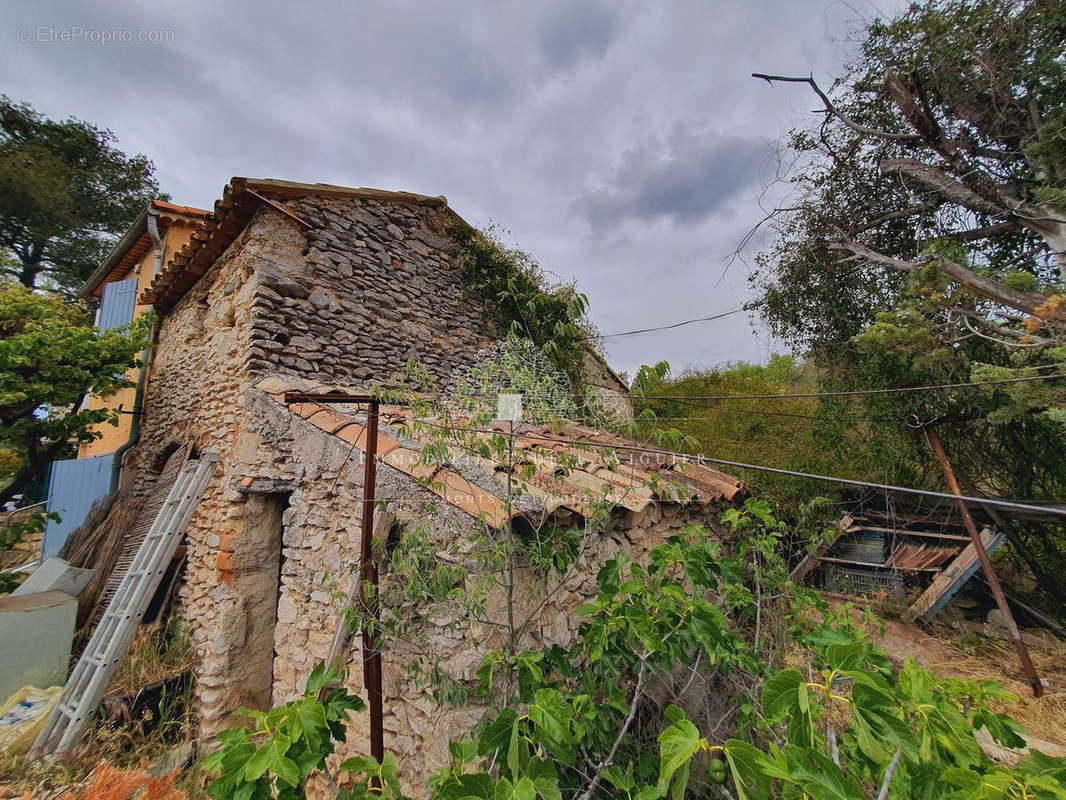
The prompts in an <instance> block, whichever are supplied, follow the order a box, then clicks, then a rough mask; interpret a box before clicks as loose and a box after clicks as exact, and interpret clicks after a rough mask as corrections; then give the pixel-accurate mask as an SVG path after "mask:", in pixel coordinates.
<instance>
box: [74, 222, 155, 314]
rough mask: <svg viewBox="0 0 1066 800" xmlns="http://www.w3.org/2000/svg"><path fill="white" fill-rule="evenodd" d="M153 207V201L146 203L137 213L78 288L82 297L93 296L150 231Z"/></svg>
mask: <svg viewBox="0 0 1066 800" xmlns="http://www.w3.org/2000/svg"><path fill="white" fill-rule="evenodd" d="M150 207H151V203H149V204H148V205H146V206H145V207H144V208H143V209H142V210H141V213H140V214H138V215H137V219H135V220H134V221H133V224H132V225H130V227H129V229H128V230H127V231H126V232H125V233H124V234H123V235H122V238H121V239H119V240H118V242H117V243H116V244H115V246H114V247H113V248H112V250H111V252H110V253H108V256H107V258H105V259H104V261H103V263H102V264H101V265H100V266H99V267H97V268H96V271H95V272H93V274H92V275H90V276H89V279H88V280H87V281H85V283H84V284H82V286H81V288H80V289H79V290H78V294H79V295H81V296H82V297H85V298H89V297H92V296H93V292H95V291H96V289H97V288H98V287H99V286H100V284H101V283H103V282H104V279H105V278H107V276H108V275H110V274H111V270H113V269H114V268H115V266H116V265H117V264H118V262H119V261H121V260H122V257H123V256H124V255H126V251H127V250H129V249H130V248H131V247H133V246H134V245H135V244H137V241H138V240H139V239H140V238H141V237H142V236H144V235H145V233H147V232H148V209H149V208H150Z"/></svg>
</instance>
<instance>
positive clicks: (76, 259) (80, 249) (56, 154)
mask: <svg viewBox="0 0 1066 800" xmlns="http://www.w3.org/2000/svg"><path fill="white" fill-rule="evenodd" d="M114 143H115V136H114V134H112V133H111V132H110V131H108V130H104V129H101V128H97V127H96V126H94V125H91V124H90V123H88V122H82V121H81V120H77V119H67V120H63V121H61V122H57V121H55V120H51V119H48V118H46V117H43V116H42V115H41V114H39V113H37V112H36V111H34V110H33V109H32V108H31V107H30V106H29V105H26V104H25V103H15V102H13V101H12V100H10V99H9V98H7V97H5V96H2V95H0V248H3V249H4V250H7V251H10V253H12V254H13V255H14V256H15V258H16V259H17V263H16V264H14V265H11V266H8V265H6V264H5V265H4V273H5V274H7V275H8V276H10V277H13V278H15V279H16V280H18V281H19V282H20V283H22V284H23V285H24V286H28V287H30V288H33V287H35V286H37V285H38V284H39V283H40V281H41V280H42V279H46V280H47V282H48V283H49V284H50V285H52V286H55V287H57V288H59V289H62V290H64V291H68V292H70V291H73V290H76V289H77V288H78V286H79V285H80V284H81V283H82V282H83V281H84V280H85V279H86V278H88V277H89V275H90V274H91V273H92V271H93V270H94V269H95V268H96V267H97V266H99V264H100V262H101V261H102V260H103V258H104V256H105V255H106V254H107V251H108V249H109V248H110V247H111V246H112V245H113V244H114V242H115V239H116V237H117V236H118V235H119V234H121V233H122V232H123V231H125V229H126V228H127V227H129V225H130V223H131V222H133V220H134V219H135V218H136V216H137V214H138V213H140V211H141V210H142V209H143V208H144V206H145V205H146V204H147V203H148V201H149V200H151V199H153V198H160V197H165V196H163V195H160V192H159V185H158V184H157V183H156V181H155V178H154V177H153V175H152V172H153V169H154V168H153V165H152V162H151V161H149V160H148V158H146V157H145V156H143V155H135V156H127V155H126V154H125V153H123V152H122V151H120V150H118V149H117V148H116V147H115V146H114Z"/></svg>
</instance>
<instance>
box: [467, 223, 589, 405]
mask: <svg viewBox="0 0 1066 800" xmlns="http://www.w3.org/2000/svg"><path fill="white" fill-rule="evenodd" d="M453 235H454V237H455V239H456V240H457V241H458V243H459V247H460V254H461V255H460V259H459V263H460V266H461V269H462V275H463V278H464V280H465V282H466V285H467V287H468V289H469V290H470V291H471V292H472V293H474V294H475V295H476V296H477V297H478V299H479V300H480V301H481V302H482V303H483V304H484V305H485V308H486V310H487V311H488V315H489V320H490V322H491V323H492V325H493V326H494V328H495V333H496V334H497V335H499V336H505V335H507V334H515V335H516V336H519V337H522V338H525V339H530V340H531V341H533V342H534V344H536V345H537V346H538V347H541V348H542V349H543V350H544V352H545V354H546V355H547V356H548V358H550V359H551V361H552V363H553V364H554V365H555V366H556V367H557V368H558V369H559V370H560V371H562V372H564V373H565V374H566V375H567V376H568V377H569V378H570V380H571V381H572V382H573V384H574V386H575V388H577V387H581V386H582V385H583V384H584V380H583V379H584V366H585V353H586V348H587V346H588V341H589V338H590V335H591V334H593V333H595V331H594V329H593V327H592V324H591V323H590V322H589V320H588V317H587V312H588V297H587V296H586V295H584V294H582V293H581V292H578V291H577V290H576V288H575V287H574V286H572V285H553V284H551V283H550V282H549V281H548V279H547V278H546V277H545V275H544V271H543V270H542V269H541V268H540V266H539V265H538V264H537V262H536V261H535V260H534V259H533V258H532V257H531V256H530V255H529V254H527V253H524V252H522V251H520V250H517V249H514V248H507V247H505V246H504V245H503V244H502V243H501V242H500V241H499V239H498V238H496V236H495V235H494V233H493V232H492V231H491V230H490V231H479V230H476V229H474V228H472V227H470V226H468V225H466V224H458V223H457V224H456V225H455V227H454V229H453Z"/></svg>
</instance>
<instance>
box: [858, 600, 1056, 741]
mask: <svg viewBox="0 0 1066 800" xmlns="http://www.w3.org/2000/svg"><path fill="white" fill-rule="evenodd" d="M945 616H947V615H945ZM871 634H872V635H873V639H874V641H876V642H877V643H878V645H879V646H880V647H881V648H882V649H884V651H885V653H887V654H888V656H889V658H891V659H892V660H893V661H896V662H898V663H899V664H902V663H903V661H904V660H905V659H907V658H908V657H910V658H913V659H914V661H915V663H917V664H918V665H919V666H922V667H925V668H926V669H928V670H929V671H930V672H932V673H933V674H934V675H936V676H937V677H941V678H977V679H980V680H996V681H999V682H1000V683H1002V684H1003V686H1004V688H1005V689H1006V690H1007V691H1008V692H1010V693H1011V694H1013V695H1015V696H1016V697H1017V698H1018V702H1017V703H1014V704H1010V705H1004V706H1003V707H1002V708H1001V709H1000V710H1001V711H1003V712H1005V713H1008V714H1010V715H1011V716H1012V717H1014V718H1015V719H1017V720H1018V721H1019V722H1020V723H1022V724H1023V725H1024V726H1025V727H1026V729H1027V730H1028V731H1029V734H1030V736H1029V745H1030V747H1032V748H1035V749H1037V750H1041V751H1043V752H1045V753H1047V754H1048V755H1055V756H1063V757H1066V642H1062V641H1061V640H1058V639H1055V638H1053V637H1052V636H1051V635H1050V634H1044V633H1043V632H1038V631H1033V630H1030V631H1027V632H1026V635H1025V640H1026V644H1027V645H1028V647H1029V655H1030V657H1031V658H1032V660H1033V664H1034V665H1035V667H1036V671H1037V674H1038V675H1039V676H1040V678H1041V679H1042V680H1043V682H1044V686H1045V690H1044V696H1043V697H1039V698H1035V697H1033V692H1032V689H1030V687H1029V685H1028V684H1027V683H1026V682H1025V678H1024V676H1023V674H1022V671H1021V666H1020V664H1019V661H1018V654H1017V653H1016V652H1015V650H1014V646H1013V644H1012V643H1011V642H1010V641H1009V640H1008V639H1006V638H1005V637H1006V632H1005V631H1003V630H1002V629H999V628H996V627H994V626H991V625H988V624H975V623H969V622H966V621H964V620H960V619H952V618H950V617H947V618H945V619H944V620H942V621H941V620H938V621H936V622H935V623H934V625H933V626H932V627H931V628H930V629H929V630H923V629H922V628H919V627H918V626H917V625H912V624H908V623H904V622H900V621H898V620H891V619H890V620H885V630H884V634H883V635H882V634H880V633H879V632H878V631H871ZM979 738H980V737H979ZM985 744H986V743H985V742H982V745H983V746H984V745H985ZM987 744H989V745H991V747H992V748H995V745H994V744H992V743H991V741H990V740H989V741H988V742H987ZM985 749H986V750H988V751H989V754H990V755H993V757H996V755H995V754H994V753H992V752H991V750H990V748H989V747H987V746H986V747H985Z"/></svg>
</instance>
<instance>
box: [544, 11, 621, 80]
mask: <svg viewBox="0 0 1066 800" xmlns="http://www.w3.org/2000/svg"><path fill="white" fill-rule="evenodd" d="M620 17H621V13H620V10H619V8H618V7H617V6H616V5H609V4H607V3H602V2H592V0H587V1H586V2H577V3H566V4H564V5H562V6H558V7H556V8H554V9H552V10H551V11H550V12H549V14H548V15H547V16H546V17H545V18H544V20H543V22H542V23H541V25H540V30H539V37H538V40H539V41H538V43H539V45H540V50H541V53H542V55H543V56H544V59H545V61H547V63H548V64H549V65H550V66H552V67H555V68H557V69H569V68H571V67H573V66H575V65H576V64H577V63H578V62H580V61H582V60H583V59H585V58H597V57H600V56H602V55H603V54H604V53H605V52H606V50H607V48H608V47H609V46H610V44H611V41H612V40H613V39H614V38H615V35H616V33H617V31H618V29H619V27H620Z"/></svg>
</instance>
